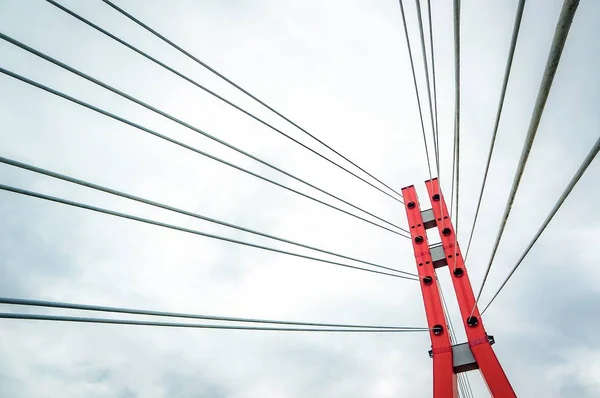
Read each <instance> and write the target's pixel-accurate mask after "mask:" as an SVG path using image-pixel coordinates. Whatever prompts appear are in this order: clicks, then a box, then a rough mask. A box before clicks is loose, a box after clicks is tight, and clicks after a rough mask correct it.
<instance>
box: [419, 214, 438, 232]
mask: <svg viewBox="0 0 600 398" xmlns="http://www.w3.org/2000/svg"><path fill="white" fill-rule="evenodd" d="M421 218H423V226H424V227H425V229H430V228H435V227H436V226H437V222H436V221H435V215H434V214H433V209H427V210H423V211H421Z"/></svg>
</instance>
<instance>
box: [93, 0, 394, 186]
mask: <svg viewBox="0 0 600 398" xmlns="http://www.w3.org/2000/svg"><path fill="white" fill-rule="evenodd" d="M102 1H104V3H106V4H107V5H109V6H110V7H112V8H113V9H115V10H116V11H118V12H119V13H121V14H122V15H124V16H125V17H127V18H129V19H130V20H131V21H133V22H135V23H136V24H138V25H139V26H141V27H142V28H144V29H146V30H147V31H148V32H150V33H152V34H153V35H154V36H156V37H158V38H159V39H161V40H162V41H164V42H165V43H167V44H168V45H170V46H171V47H173V48H175V49H176V50H178V51H179V52H181V53H182V54H184V55H185V56H187V57H188V58H190V59H191V60H193V61H195V62H196V63H198V64H199V65H201V66H202V67H204V68H206V69H207V70H209V71H210V72H212V73H213V74H214V75H216V76H218V77H219V78H221V79H222V80H224V81H226V82H227V83H229V84H230V85H231V86H233V87H235V88H236V89H238V90H240V91H241V92H243V93H244V94H246V95H247V96H248V97H250V98H252V99H253V100H255V101H256V102H258V103H259V104H261V105H262V106H264V107H265V108H267V109H268V110H270V111H271V112H273V113H274V114H276V115H277V116H279V117H280V118H282V119H283V120H285V121H286V122H288V123H290V124H291V125H292V126H294V127H296V128H297V129H298V130H300V131H302V132H303V133H305V134H306V135H308V136H309V137H310V138H312V139H313V140H315V141H317V142H318V143H320V144H321V145H323V146H324V147H326V148H327V149H329V150H330V151H332V152H333V153H335V154H336V155H338V156H339V157H341V158H342V159H344V160H345V161H347V162H348V163H350V164H351V165H353V166H354V167H356V168H357V169H359V170H360V171H362V172H363V173H365V174H366V175H368V176H369V177H371V178H373V179H374V180H375V181H377V182H379V183H380V184H381V185H383V186H384V187H386V188H387V189H389V190H390V191H392V192H394V193H395V194H397V195H398V196H400V197H402V194H401V193H399V192H397V191H396V190H394V189H393V188H392V187H390V186H389V185H387V184H385V183H384V182H383V181H381V180H380V179H378V178H376V177H375V176H374V175H372V174H371V173H369V172H368V171H366V170H365V169H363V168H362V167H360V166H359V165H357V164H356V163H354V162H353V161H351V160H350V159H348V158H347V157H345V156H344V155H342V154H341V153H340V152H338V151H336V150H335V149H333V148H332V147H331V146H329V145H327V144H326V143H325V142H323V141H321V140H320V139H319V138H317V137H316V136H314V135H313V134H311V133H309V132H308V131H307V130H305V129H304V128H302V127H300V126H299V125H298V124H296V123H295V122H293V121H292V120H290V119H289V118H288V117H286V116H284V115H283V114H281V113H280V112H278V111H276V110H275V109H274V108H273V107H271V106H269V105H267V104H266V103H265V102H263V101H261V100H260V99H258V98H257V97H256V96H255V95H253V94H251V93H250V92H249V91H247V90H245V89H244V88H242V87H241V86H240V85H238V84H236V83H234V82H233V81H232V80H230V79H229V78H227V77H226V76H224V75H223V74H221V73H219V72H218V71H217V70H215V69H214V68H212V67H210V66H209V65H207V64H206V63H205V62H202V61H201V60H199V59H198V58H197V57H195V56H194V55H192V54H191V53H189V52H188V51H186V50H184V49H183V48H182V47H180V46H178V45H177V44H175V43H174V42H172V41H171V40H169V39H167V38H166V37H165V36H163V35H161V34H160V33H158V32H157V31H156V30H154V29H152V28H151V27H149V26H148V25H146V24H145V23H143V22H142V21H140V20H139V19H137V18H135V17H134V16H133V15H131V14H130V13H128V12H127V11H125V10H123V9H122V8H120V7H118V6H117V5H115V4H114V3H112V2H111V1H108V0H102ZM336 165H337V164H336ZM337 166H338V167H341V166H339V165H337ZM351 174H353V175H355V174H354V173H351ZM355 176H356V175H355ZM356 177H358V176H356ZM358 178H360V177H358ZM361 180H362V178H361Z"/></svg>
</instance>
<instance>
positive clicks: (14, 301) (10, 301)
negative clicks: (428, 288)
mask: <svg viewBox="0 0 600 398" xmlns="http://www.w3.org/2000/svg"><path fill="white" fill-rule="evenodd" d="M0 304H7V305H22V306H29V307H46V308H61V309H69V310H79V311H96V312H109V313H115V314H130V315H144V316H146V315H147V316H158V317H167V318H181V319H203V320H210V321H225V322H242V323H264V324H273V325H291V326H318V327H333V328H361V329H396V330H398V329H406V330H410V329H415V330H422V329H427V328H423V327H413V326H373V325H347V324H339V323H316V322H296V321H280V320H272V319H256V318H237V317H227V316H220V315H200V314H187V313H180V312H168V311H154V310H143V309H133V308H121V307H106V306H99V305H89V304H75V303H65V302H60V301H45V300H30V299H20V298H13V297H0Z"/></svg>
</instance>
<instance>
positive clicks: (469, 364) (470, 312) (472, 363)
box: [402, 178, 516, 398]
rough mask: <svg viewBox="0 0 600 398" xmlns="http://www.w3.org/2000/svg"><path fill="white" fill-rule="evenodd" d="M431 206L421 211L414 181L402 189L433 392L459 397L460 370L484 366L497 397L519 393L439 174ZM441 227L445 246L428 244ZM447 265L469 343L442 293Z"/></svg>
mask: <svg viewBox="0 0 600 398" xmlns="http://www.w3.org/2000/svg"><path fill="white" fill-rule="evenodd" d="M425 185H426V186H427V192H428V194H429V199H430V201H431V209H427V210H423V211H422V210H421V207H420V205H419V201H418V198H417V193H416V191H415V188H414V186H412V185H411V186H408V187H405V188H403V189H402V195H403V196H404V203H405V207H406V215H407V217H408V223H409V226H410V234H411V239H412V242H413V250H414V253H415V260H416V262H417V271H418V273H419V279H420V284H421V292H422V294H423V303H424V304H425V313H426V315H427V324H428V326H429V329H430V337H431V348H432V349H431V351H430V354H431V356H432V358H433V397H434V398H447V397H451V398H456V397H457V396H458V392H457V385H456V375H457V374H458V373H461V372H466V371H469V370H474V369H479V370H480V371H481V374H482V376H483V379H484V380H485V383H486V384H487V387H488V389H489V391H490V394H491V395H492V396H493V397H496V398H511V397H516V394H515V392H514V391H513V389H512V387H511V385H510V382H509V381H508V378H507V377H506V374H505V373H504V371H503V370H502V366H501V365H500V362H499V361H498V358H497V357H496V354H495V353H494V350H493V348H492V344H493V343H494V340H493V337H491V336H488V334H487V333H486V332H485V328H484V327H483V322H482V320H481V316H480V315H479V310H478V309H477V306H476V302H475V295H474V293H473V289H472V287H471V282H470V281H469V275H468V273H467V269H466V267H465V263H464V261H463V257H462V254H461V251H460V247H459V245H458V241H457V239H456V235H455V232H454V226H453V225H452V221H451V219H450V217H449V214H448V209H447V207H446V202H445V200H444V196H443V195H442V193H441V191H440V188H439V182H438V180H437V178H434V179H432V180H429V181H426V182H425ZM435 227H437V229H438V232H439V234H440V238H441V244H440V245H432V246H430V245H429V242H428V239H427V233H426V230H427V229H430V228H435ZM444 266H448V269H449V271H450V278H451V279H452V284H453V286H454V292H455V293H456V298H457V300H458V305H459V307H460V313H461V317H462V321H463V325H464V328H465V331H466V335H467V342H466V343H462V344H454V345H452V344H451V342H450V337H449V333H448V326H447V324H446V320H445V319H446V318H445V313H444V307H443V305H442V300H441V298H440V290H439V289H440V287H439V285H438V283H437V278H436V273H435V272H436V269H437V268H441V267H444Z"/></svg>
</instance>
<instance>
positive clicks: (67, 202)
mask: <svg viewBox="0 0 600 398" xmlns="http://www.w3.org/2000/svg"><path fill="white" fill-rule="evenodd" d="M0 190H3V191H8V192H13V193H17V194H20V195H25V196H30V197H33V198H38V199H44V200H47V201H50V202H55V203H61V204H64V205H68V206H72V207H78V208H80V209H84V210H90V211H94V212H97V213H103V214H108V215H111V216H115V217H120V218H125V219H128V220H133V221H138V222H142V223H146V224H150V225H155V226H158V227H163V228H168V229H173V230H176V231H181V232H187V233H189V234H194V235H199V236H204V237H207V238H212V239H218V240H221V241H224V242H230V243H236V244H238V245H243V246H249V247H254V248H257V249H262V250H267V251H271V252H275V253H281V254H287V255H290V256H294V257H299V258H305V259H308V260H314V261H320V262H323V263H328V264H333V265H338V266H340V267H346V268H352V269H358V270H361V271H367V272H373V273H376V274H382V275H387V276H394V277H396V278H403V279H410V280H419V279H418V278H413V277H412V276H404V275H396V274H390V273H387V272H382V271H376V270H372V269H367V268H362V267H357V266H354V265H349V264H344V263H339V262H337V261H331V260H325V259H321V258H317V257H312V256H306V255H304V254H299V253H293V252H288V251H286V250H280V249H275V248H273V247H268V246H263V245H257V244H254V243H249V242H244V241H241V240H238V239H232V238H227V237H224V236H220V235H214V234H209V233H207V232H202V231H198V230H195V229H189V228H184V227H180V226H177V225H172V224H167V223H163V222H160V221H156V220H151V219H148V218H143V217H137V216H134V215H131V214H126V213H120V212H117V211H113V210H108V209H104V208H101V207H97V206H91V205H87V204H84V203H80V202H74V201H71V200H67V199H62V198H59V197H56V196H50V195H45V194H42V193H38V192H33V191H29V190H26V189H21V188H17V187H12V186H8V185H4V184H0Z"/></svg>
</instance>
